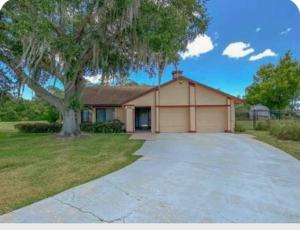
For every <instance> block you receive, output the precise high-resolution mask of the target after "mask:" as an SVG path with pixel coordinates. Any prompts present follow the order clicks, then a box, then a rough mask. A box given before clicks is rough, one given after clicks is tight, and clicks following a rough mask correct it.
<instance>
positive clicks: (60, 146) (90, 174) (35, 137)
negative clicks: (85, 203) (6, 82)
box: [0, 122, 143, 214]
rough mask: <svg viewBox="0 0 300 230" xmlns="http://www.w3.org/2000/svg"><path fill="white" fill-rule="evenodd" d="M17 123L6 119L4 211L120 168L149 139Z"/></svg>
mask: <svg viewBox="0 0 300 230" xmlns="http://www.w3.org/2000/svg"><path fill="white" fill-rule="evenodd" d="M14 124H15V123H11V122H10V123H9V122H0V214H3V213H6V212H9V211H12V210H14V209H17V208H20V207H22V206H25V205H28V204H30V203H33V202H35V201H38V200H41V199H43V198H46V197H49V196H51V195H54V194H56V193H58V192H61V191H64V190H66V189H68V188H70V187H73V186H76V185H79V184H82V183H84V182H87V181H90V180H92V179H95V178H98V177H101V176H104V175H106V174H108V173H110V172H113V171H115V170H118V169H120V168H122V167H124V166H126V165H128V164H130V163H132V162H134V161H135V160H137V159H138V156H135V155H133V153H134V152H135V151H136V150H137V149H139V148H140V147H141V146H142V144H143V141H140V140H129V139H128V138H129V136H128V135H126V134H93V135H87V136H82V137H79V138H73V139H60V138H58V137H57V136H56V135H53V134H23V133H19V132H17V131H16V130H15V129H14V128H13V125H14Z"/></svg>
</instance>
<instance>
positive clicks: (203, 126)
mask: <svg viewBox="0 0 300 230" xmlns="http://www.w3.org/2000/svg"><path fill="white" fill-rule="evenodd" d="M226 111H227V109H226V107H199V108H197V110H196V130H197V132H200V133H213V132H224V131H225V130H226V124H227V116H226V114H227V113H226Z"/></svg>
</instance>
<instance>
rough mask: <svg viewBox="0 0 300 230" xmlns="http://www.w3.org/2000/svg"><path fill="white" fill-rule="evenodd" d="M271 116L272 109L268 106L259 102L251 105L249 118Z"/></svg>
mask: <svg viewBox="0 0 300 230" xmlns="http://www.w3.org/2000/svg"><path fill="white" fill-rule="evenodd" d="M254 117H255V118H256V119H261V118H270V109H269V108H268V107H267V106H264V105H261V104H258V105H253V106H251V107H250V110H249V118H250V119H253V118H254Z"/></svg>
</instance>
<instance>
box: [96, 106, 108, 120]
mask: <svg viewBox="0 0 300 230" xmlns="http://www.w3.org/2000/svg"><path fill="white" fill-rule="evenodd" d="M105 117H106V116H105V109H97V110H96V121H97V122H104V121H105Z"/></svg>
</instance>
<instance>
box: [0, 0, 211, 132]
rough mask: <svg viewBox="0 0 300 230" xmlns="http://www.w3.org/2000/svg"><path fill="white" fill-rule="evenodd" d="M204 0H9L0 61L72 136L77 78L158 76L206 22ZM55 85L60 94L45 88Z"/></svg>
mask: <svg viewBox="0 0 300 230" xmlns="http://www.w3.org/2000/svg"><path fill="white" fill-rule="evenodd" d="M204 2H205V1H204V0H203V1H202V0H172V1H166V0H143V1H141V0H109V1H105V0H39V1H38V0H21V1H20V0H10V1H8V2H7V3H6V4H5V5H4V7H3V9H2V13H1V14H0V30H1V31H0V32H1V33H0V36H1V44H0V61H1V62H2V63H5V65H6V66H8V67H9V68H10V69H11V70H12V71H13V72H14V75H13V76H16V77H17V79H18V80H19V82H21V83H22V84H27V85H28V86H29V87H30V88H31V89H32V90H33V91H34V92H35V93H36V95H39V96H40V97H41V98H43V99H44V100H45V101H47V102H49V103H50V104H51V105H53V106H55V107H56V108H57V109H58V110H59V111H60V113H61V114H63V127H62V131H61V135H62V136H73V135H79V134H80V128H79V124H78V120H77V119H76V114H77V113H78V112H79V111H80V107H81V103H80V97H81V93H82V89H83V87H84V81H83V79H82V76H83V75H86V74H97V73H100V74H101V76H102V78H103V79H105V78H107V77H110V76H121V77H126V76H127V75H128V72H129V71H130V70H134V71H136V70H139V69H146V71H148V72H149V73H153V72H154V70H155V69H157V68H158V69H159V72H160V73H161V72H162V70H163V68H164V66H165V65H166V64H167V63H171V62H175V61H177V60H178V52H179V51H183V50H184V49H185V48H186V45H187V44H188V42H190V41H192V40H193V39H194V38H195V37H196V36H197V35H198V34H199V33H203V32H205V30H206V27H207V21H208V18H207V14H206V9H205V4H204ZM53 78H54V79H57V80H58V81H60V83H61V84H62V85H63V90H64V94H63V95H64V98H63V99H61V98H59V97H57V96H55V95H54V94H53V93H51V92H50V91H48V90H47V89H46V87H45V86H47V83H48V82H49V79H53Z"/></svg>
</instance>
